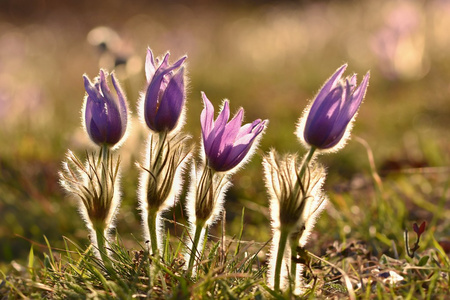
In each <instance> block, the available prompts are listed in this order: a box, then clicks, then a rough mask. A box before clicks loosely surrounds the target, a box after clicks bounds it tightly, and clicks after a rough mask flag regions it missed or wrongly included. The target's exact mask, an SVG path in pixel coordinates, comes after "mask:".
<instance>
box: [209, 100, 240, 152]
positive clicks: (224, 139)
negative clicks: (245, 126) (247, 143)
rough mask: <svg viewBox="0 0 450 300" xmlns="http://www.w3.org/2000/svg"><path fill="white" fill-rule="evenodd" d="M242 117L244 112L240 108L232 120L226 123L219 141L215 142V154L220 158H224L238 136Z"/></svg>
mask: <svg viewBox="0 0 450 300" xmlns="http://www.w3.org/2000/svg"><path fill="white" fill-rule="evenodd" d="M243 117H244V110H243V109H242V108H241V109H240V110H239V111H238V112H237V114H236V115H235V116H234V118H233V119H232V120H231V121H230V122H228V124H226V126H225V129H224V131H223V134H222V136H221V137H220V139H216V141H218V142H219V144H218V147H219V148H218V151H217V153H219V155H220V156H221V157H223V158H226V157H227V156H228V153H229V152H230V150H231V148H232V147H233V144H234V142H235V139H236V136H237V135H238V133H239V129H240V128H241V124H242V118H243Z"/></svg>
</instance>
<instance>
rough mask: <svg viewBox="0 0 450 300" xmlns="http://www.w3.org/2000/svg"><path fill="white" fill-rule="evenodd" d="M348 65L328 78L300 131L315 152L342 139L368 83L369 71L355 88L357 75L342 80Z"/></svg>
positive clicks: (330, 146)
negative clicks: (315, 149) (302, 129)
mask: <svg viewBox="0 0 450 300" xmlns="http://www.w3.org/2000/svg"><path fill="white" fill-rule="evenodd" d="M346 68H347V65H346V64H345V65H343V66H342V67H340V68H339V69H338V70H337V71H336V72H335V73H334V74H333V76H331V77H330V79H328V81H327V82H326V83H325V85H324V86H323V87H322V89H321V90H320V91H319V93H318V94H317V96H316V99H315V100H314V103H313V104H312V106H311V108H310V110H309V113H308V116H307V119H306V124H305V128H304V131H303V137H304V140H305V141H306V142H307V143H308V144H309V145H311V146H312V147H315V148H317V149H330V148H333V147H334V146H336V145H337V144H338V143H339V142H340V141H341V139H342V137H343V136H344V134H345V132H346V129H347V125H348V124H349V123H350V121H351V120H352V118H353V116H354V115H355V114H356V112H357V110H358V108H359V106H360V105H361V102H362V100H363V98H364V95H365V93H366V89H367V86H368V84H369V75H370V74H369V72H367V74H366V76H364V79H363V81H362V83H361V84H360V85H359V86H358V87H356V75H353V76H351V77H347V78H345V79H341V76H342V73H344V71H345V69H346Z"/></svg>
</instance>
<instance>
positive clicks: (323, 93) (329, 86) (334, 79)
mask: <svg viewBox="0 0 450 300" xmlns="http://www.w3.org/2000/svg"><path fill="white" fill-rule="evenodd" d="M346 68H347V64H344V65H342V66H341V67H340V68H339V69H337V70H336V72H334V74H333V75H331V77H330V78H329V79H328V80H327V81H326V83H325V84H324V85H323V87H322V88H321V89H320V91H319V93H318V94H317V96H316V98H315V100H314V103H313V105H312V106H311V109H310V110H309V115H315V114H316V112H317V109H318V107H319V106H320V105H321V104H322V102H323V101H324V100H325V98H326V97H327V95H328V94H329V93H330V92H331V90H333V89H334V88H335V87H336V84H337V83H338V82H339V80H340V79H341V76H342V74H343V73H344V71H345V69H346Z"/></svg>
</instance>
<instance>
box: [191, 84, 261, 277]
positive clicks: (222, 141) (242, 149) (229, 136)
mask: <svg viewBox="0 0 450 300" xmlns="http://www.w3.org/2000/svg"><path fill="white" fill-rule="evenodd" d="M202 98H203V103H204V105H205V108H204V109H203V111H202V113H201V115H200V123H201V127H202V138H203V148H204V158H205V161H204V162H203V163H202V165H201V166H200V168H199V169H198V170H196V167H195V165H194V167H193V171H192V176H191V178H192V180H191V188H190V190H189V193H188V199H187V203H186V210H187V214H188V219H189V223H190V225H191V234H190V237H191V238H190V240H189V241H188V245H189V246H188V249H189V250H190V251H188V253H187V255H188V256H189V258H188V259H187V261H189V263H188V270H189V271H193V270H194V269H195V268H194V261H195V258H196V257H198V254H199V253H198V249H201V245H202V244H203V241H204V238H205V233H206V228H208V227H210V226H211V225H212V224H214V222H215V221H216V220H217V219H218V217H219V216H220V215H221V214H222V211H223V204H224V195H225V192H226V190H227V189H228V187H229V186H230V185H231V183H230V176H231V174H232V173H233V170H236V169H237V167H238V166H241V165H242V164H243V163H244V161H245V158H248V157H249V156H250V155H249V152H251V151H252V149H254V148H256V145H255V144H256V142H257V140H258V138H259V137H260V136H261V133H262V132H263V130H264V128H265V126H266V123H267V120H264V121H262V120H260V119H258V120H256V121H254V122H253V123H249V124H245V125H244V126H241V125H242V118H243V116H244V110H243V109H240V110H239V111H238V112H237V114H236V115H235V116H234V118H233V119H232V120H231V121H229V122H228V119H229V118H230V107H229V104H228V101H227V100H225V101H224V105H223V108H222V111H221V112H220V114H219V116H218V117H217V119H216V120H215V121H214V107H213V105H212V104H211V102H210V101H209V100H208V98H207V97H206V95H205V94H204V93H203V92H202Z"/></svg>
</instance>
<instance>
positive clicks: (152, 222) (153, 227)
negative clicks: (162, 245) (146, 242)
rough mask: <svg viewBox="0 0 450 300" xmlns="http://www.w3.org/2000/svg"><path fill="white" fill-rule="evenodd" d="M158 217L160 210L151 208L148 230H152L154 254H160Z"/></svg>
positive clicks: (151, 242)
mask: <svg viewBox="0 0 450 300" xmlns="http://www.w3.org/2000/svg"><path fill="white" fill-rule="evenodd" d="M157 218H158V212H157V211H154V210H150V211H149V213H148V230H149V232H150V245H151V249H152V253H151V254H152V255H155V256H157V255H159V250H158V238H157V235H156V232H157V228H156V219H157Z"/></svg>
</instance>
